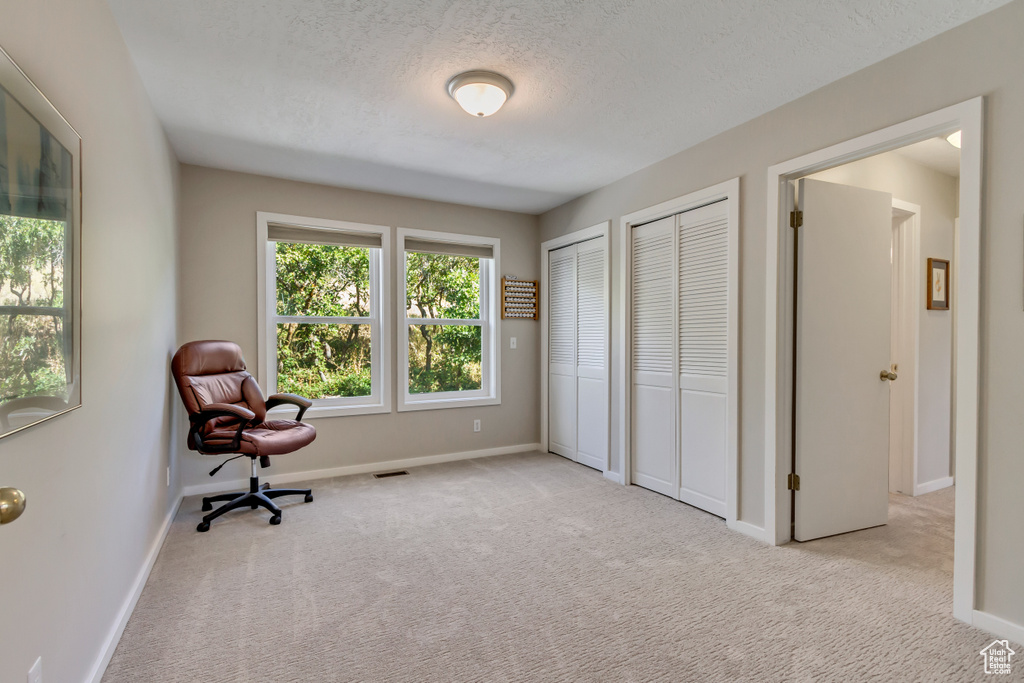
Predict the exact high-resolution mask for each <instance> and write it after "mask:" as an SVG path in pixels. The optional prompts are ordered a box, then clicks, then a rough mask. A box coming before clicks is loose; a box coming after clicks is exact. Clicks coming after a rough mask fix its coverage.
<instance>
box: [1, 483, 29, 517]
mask: <svg viewBox="0 0 1024 683" xmlns="http://www.w3.org/2000/svg"><path fill="white" fill-rule="evenodd" d="M24 511H25V494H24V493H22V492H21V491H19V490H18V489H12V488H9V487H6V486H5V487H4V488H0V524H7V523H8V522H13V521H14V520H16V519H17V518H18V517H21V513H22V512H24Z"/></svg>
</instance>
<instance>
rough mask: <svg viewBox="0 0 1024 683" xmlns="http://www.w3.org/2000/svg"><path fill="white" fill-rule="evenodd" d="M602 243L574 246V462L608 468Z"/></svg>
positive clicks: (605, 294)
mask: <svg viewBox="0 0 1024 683" xmlns="http://www.w3.org/2000/svg"><path fill="white" fill-rule="evenodd" d="M606 258H607V256H606V254H605V247H604V238H596V239H592V240H588V241H586V242H580V243H579V244H577V245H576V461H577V462H579V463H582V464H584V465H588V466H590V467H593V468H595V469H599V470H601V471H604V470H605V469H606V467H607V465H608V372H607V367H606V363H607V360H606V349H605V345H606V343H607V342H606V340H607V337H608V330H607V325H608V321H607V310H608V305H607V292H608V284H607V282H606V281H605V272H606V270H605V259H606Z"/></svg>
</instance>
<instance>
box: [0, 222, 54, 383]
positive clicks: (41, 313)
mask: <svg viewBox="0 0 1024 683" xmlns="http://www.w3.org/2000/svg"><path fill="white" fill-rule="evenodd" d="M64 227H65V223H64V222H63V221H55V220H46V219H42V218H21V217H18V216H9V215H0V403H2V402H4V401H7V400H10V399H14V398H19V397H23V396H58V397H60V398H64V399H66V398H67V397H68V396H67V393H68V384H69V382H70V380H69V377H68V372H67V368H66V367H65V359H66V358H67V357H68V351H69V349H67V348H65V347H66V345H67V344H68V342H69V340H68V339H67V338H66V334H65V332H66V330H67V327H66V325H65V320H64V318H65V315H66V312H67V311H66V310H65V307H64V248H65V240H64Z"/></svg>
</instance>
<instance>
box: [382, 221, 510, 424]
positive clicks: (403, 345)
mask: <svg viewBox="0 0 1024 683" xmlns="http://www.w3.org/2000/svg"><path fill="white" fill-rule="evenodd" d="M407 239H410V240H426V241H430V242H443V243H447V244H452V245H467V246H478V247H490V249H491V254H492V255H491V258H489V259H488V258H481V259H480V317H479V318H478V319H476V320H465V321H455V320H431V321H426V322H429V323H433V324H460V323H462V324H473V325H478V326H479V327H480V328H481V335H480V346H481V349H480V352H481V353H480V361H481V368H480V371H481V372H480V374H481V387H480V389H479V390H476V391H449V392H440V393H433V394H410V393H409V324H410V323H409V318H408V316H407V311H406V308H405V306H406V298H405V297H406V292H405V242H406V240H407ZM395 256H396V258H397V259H398V265H397V267H396V268H395V290H396V291H397V293H398V299H397V301H398V305H397V306H396V309H397V310H396V311H395V316H396V317H395V320H396V323H397V325H398V348H396V349H395V359H396V360H395V362H396V364H397V366H396V367H397V375H398V384H399V386H398V412H405V411H411V410H439V409H447V408H461V407H469V406H490V405H500V404H501V304H500V298H499V297H500V296H501V293H500V291H499V290H500V289H501V279H500V278H501V240H500V239H498V238H497V237H485V236H482V235H464V234H461V233H451V232H435V231H431V230H417V229H414V228H398V240H397V242H396V245H395ZM417 322H419V323H421V324H422V323H423V322H424V321H423V320H421V319H417Z"/></svg>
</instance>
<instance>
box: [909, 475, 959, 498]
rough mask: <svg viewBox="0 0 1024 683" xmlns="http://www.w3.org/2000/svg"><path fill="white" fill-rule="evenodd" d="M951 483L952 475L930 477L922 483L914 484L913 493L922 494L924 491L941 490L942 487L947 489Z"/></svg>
mask: <svg viewBox="0 0 1024 683" xmlns="http://www.w3.org/2000/svg"><path fill="white" fill-rule="evenodd" d="M952 485H953V477H942V478H941V479H932V480H931V481H926V482H924V483H923V484H914V495H915V496H923V495H924V494H926V493H931V492H932V491H941V490H942V489H948V488H949V487H950V486H952Z"/></svg>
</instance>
